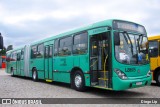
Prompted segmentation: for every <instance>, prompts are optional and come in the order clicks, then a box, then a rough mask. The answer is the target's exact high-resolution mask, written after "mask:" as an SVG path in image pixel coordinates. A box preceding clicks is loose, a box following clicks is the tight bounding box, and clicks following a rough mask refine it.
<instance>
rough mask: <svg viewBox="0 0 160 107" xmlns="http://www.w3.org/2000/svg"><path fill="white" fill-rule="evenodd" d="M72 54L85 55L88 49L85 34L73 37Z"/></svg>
mask: <svg viewBox="0 0 160 107" xmlns="http://www.w3.org/2000/svg"><path fill="white" fill-rule="evenodd" d="M73 39H74V40H73V54H85V53H87V47H88V35H87V33H81V34H78V35H75V36H74V38H73Z"/></svg>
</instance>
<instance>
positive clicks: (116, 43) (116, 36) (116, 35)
mask: <svg viewBox="0 0 160 107" xmlns="http://www.w3.org/2000/svg"><path fill="white" fill-rule="evenodd" d="M114 45H118V46H119V45H120V35H119V32H114Z"/></svg>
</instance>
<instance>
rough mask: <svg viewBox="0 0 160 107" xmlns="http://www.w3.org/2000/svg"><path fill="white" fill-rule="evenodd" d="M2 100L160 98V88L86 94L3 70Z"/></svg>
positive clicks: (60, 84)
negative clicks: (13, 74)
mask: <svg viewBox="0 0 160 107" xmlns="http://www.w3.org/2000/svg"><path fill="white" fill-rule="evenodd" d="M0 98H160V87H158V86H156V84H155V83H154V82H153V83H152V85H151V86H146V87H141V88H135V89H129V90H125V91H109V90H103V89H96V88H89V89H88V90H87V91H86V92H78V91H75V90H74V89H71V88H70V85H69V84H64V83H58V82H52V83H47V82H45V81H43V80H42V81H39V82H34V81H32V79H30V78H22V77H11V76H10V75H9V74H6V73H5V71H4V69H3V70H2V69H1V70H0Z"/></svg>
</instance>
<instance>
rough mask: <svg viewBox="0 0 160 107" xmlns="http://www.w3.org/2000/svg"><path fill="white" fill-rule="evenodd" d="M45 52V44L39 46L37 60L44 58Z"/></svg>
mask: <svg viewBox="0 0 160 107" xmlns="http://www.w3.org/2000/svg"><path fill="white" fill-rule="evenodd" d="M43 50H44V46H43V44H40V45H38V51H37V56H36V57H37V58H43V53H44V52H43Z"/></svg>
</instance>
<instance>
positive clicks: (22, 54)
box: [21, 49, 24, 60]
mask: <svg viewBox="0 0 160 107" xmlns="http://www.w3.org/2000/svg"><path fill="white" fill-rule="evenodd" d="M23 59H24V50H23V49H22V50H21V60H23Z"/></svg>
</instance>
